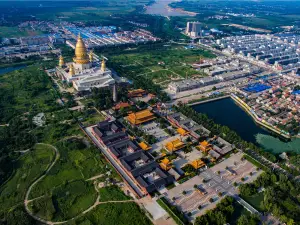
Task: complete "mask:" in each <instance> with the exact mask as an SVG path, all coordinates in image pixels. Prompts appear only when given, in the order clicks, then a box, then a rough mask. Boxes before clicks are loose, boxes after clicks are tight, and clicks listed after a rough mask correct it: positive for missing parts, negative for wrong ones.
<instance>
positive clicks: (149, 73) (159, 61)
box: [104, 44, 214, 87]
mask: <svg viewBox="0 0 300 225" xmlns="http://www.w3.org/2000/svg"><path fill="white" fill-rule="evenodd" d="M184 47H185V46H184V45H177V44H172V45H164V44H153V45H148V46H139V47H137V48H133V49H126V50H124V51H122V52H120V54H115V53H113V54H112V52H108V53H107V54H106V53H104V54H106V55H108V57H109V63H111V64H113V65H114V67H117V68H118V69H119V71H120V72H121V74H130V76H136V77H145V78H148V79H150V80H152V81H153V82H154V83H156V84H160V85H161V86H162V87H165V86H166V84H167V83H166V81H168V82H170V81H171V80H181V79H183V78H186V77H189V78H191V77H203V76H206V75H205V74H204V73H203V72H201V71H196V70H194V69H193V68H192V67H191V64H193V63H196V62H199V60H200V57H203V58H212V57H214V55H213V54H212V53H210V52H208V51H205V50H202V49H185V48H184ZM118 53H119V52H118Z"/></svg>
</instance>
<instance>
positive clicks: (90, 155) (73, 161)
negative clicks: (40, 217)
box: [30, 138, 105, 198]
mask: <svg viewBox="0 0 300 225" xmlns="http://www.w3.org/2000/svg"><path fill="white" fill-rule="evenodd" d="M56 147H57V149H58V150H59V151H60V159H59V161H58V162H57V163H56V164H55V166H54V167H53V168H52V169H51V171H50V172H49V174H48V175H47V177H46V178H45V179H43V180H41V181H40V182H39V183H38V184H37V185H36V186H35V187H34V188H33V189H32V192H31V195H30V198H36V197H38V196H41V195H44V194H47V193H51V191H52V190H54V189H56V188H60V186H61V185H65V186H66V185H67V184H68V183H69V182H72V181H74V180H80V181H85V180H87V179H89V178H91V177H93V176H95V175H99V174H102V173H104V172H105V168H104V166H105V161H104V160H103V159H101V157H100V154H99V152H98V150H96V149H95V148H94V147H93V146H91V147H87V146H85V144H83V142H82V141H81V140H77V139H75V138H73V139H69V140H68V141H63V142H59V143H58V144H57V145H56Z"/></svg>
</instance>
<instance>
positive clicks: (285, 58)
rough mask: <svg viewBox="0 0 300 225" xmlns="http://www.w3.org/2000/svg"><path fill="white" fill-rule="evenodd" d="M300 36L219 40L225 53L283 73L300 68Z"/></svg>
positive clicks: (246, 37)
mask: <svg viewBox="0 0 300 225" xmlns="http://www.w3.org/2000/svg"><path fill="white" fill-rule="evenodd" d="M299 41H300V36H299V35H287V36H286V35H280V36H273V35H246V36H232V37H226V38H222V39H219V40H217V44H218V45H219V46H220V47H222V48H223V49H224V50H223V51H224V52H225V53H229V54H234V55H239V56H241V57H243V58H244V59H246V60H247V59H248V60H252V61H256V62H258V63H260V65H263V66H269V67H271V68H273V69H276V70H278V71H281V72H290V71H292V70H296V69H298V68H300V52H299V48H298V47H299V44H300V42H299Z"/></svg>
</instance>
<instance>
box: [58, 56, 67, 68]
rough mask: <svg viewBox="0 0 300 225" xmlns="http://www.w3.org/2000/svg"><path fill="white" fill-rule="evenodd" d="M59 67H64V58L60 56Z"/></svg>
mask: <svg viewBox="0 0 300 225" xmlns="http://www.w3.org/2000/svg"><path fill="white" fill-rule="evenodd" d="M58 65H59V67H63V66H64V65H65V61H64V57H63V56H62V55H60V56H59V64H58Z"/></svg>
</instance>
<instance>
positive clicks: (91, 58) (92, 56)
mask: <svg viewBox="0 0 300 225" xmlns="http://www.w3.org/2000/svg"><path fill="white" fill-rule="evenodd" d="M93 54H94V53H93V51H90V52H89V59H90V62H93V61H94V55H93Z"/></svg>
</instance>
